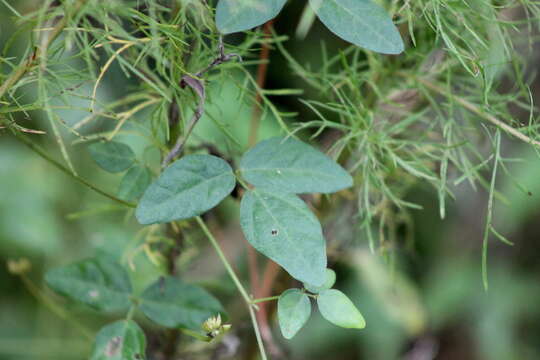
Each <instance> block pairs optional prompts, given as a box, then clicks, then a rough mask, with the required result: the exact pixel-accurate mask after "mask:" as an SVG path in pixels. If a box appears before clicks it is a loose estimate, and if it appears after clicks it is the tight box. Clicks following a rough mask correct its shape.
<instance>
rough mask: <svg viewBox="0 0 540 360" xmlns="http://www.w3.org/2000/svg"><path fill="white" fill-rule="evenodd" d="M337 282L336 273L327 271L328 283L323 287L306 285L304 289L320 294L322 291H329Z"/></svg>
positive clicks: (330, 270)
mask: <svg viewBox="0 0 540 360" xmlns="http://www.w3.org/2000/svg"><path fill="white" fill-rule="evenodd" d="M335 282H336V273H335V272H334V270H332V269H326V281H325V282H324V284H322V285H321V286H314V285H311V284H308V283H304V287H305V288H306V290H307V291H309V292H312V293H314V294H318V293H320V292H321V291H324V290H328V289H330V288H331V287H332V286H334V284H335Z"/></svg>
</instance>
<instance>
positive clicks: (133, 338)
mask: <svg viewBox="0 0 540 360" xmlns="http://www.w3.org/2000/svg"><path fill="white" fill-rule="evenodd" d="M145 352H146V337H145V336H144V332H143V331H142V330H141V328H140V327H139V325H137V323H135V322H134V321H131V320H121V321H117V322H114V323H112V324H109V325H107V326H105V327H104V328H102V329H101V330H100V331H99V332H98V333H97V335H96V341H95V343H94V349H93V350H92V356H91V357H90V360H127V359H129V360H136V359H141V360H142V359H144V358H145Z"/></svg>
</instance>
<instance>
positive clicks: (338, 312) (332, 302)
mask: <svg viewBox="0 0 540 360" xmlns="http://www.w3.org/2000/svg"><path fill="white" fill-rule="evenodd" d="M317 305H319V311H320V312H321V314H322V316H323V317H324V318H325V319H326V320H328V321H330V322H331V323H332V324H335V325H337V326H341V327H343V328H354V329H363V328H365V327H366V321H365V320H364V317H363V316H362V314H360V311H358V309H357V308H356V306H354V304H353V303H352V301H351V300H350V299H349V298H348V297H347V295H345V294H344V293H342V292H341V291H339V290H334V289H330V290H324V291H323V292H321V293H320V294H319V296H318V297H317Z"/></svg>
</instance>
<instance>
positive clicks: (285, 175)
mask: <svg viewBox="0 0 540 360" xmlns="http://www.w3.org/2000/svg"><path fill="white" fill-rule="evenodd" d="M240 168H241V171H242V176H243V177H244V178H245V179H246V180H247V181H248V182H250V183H251V184H253V185H255V186H258V187H264V188H266V189H272V190H277V191H282V192H287V193H295V194H297V193H311V192H318V193H331V192H335V191H338V190H342V189H344V188H347V187H349V186H351V185H352V184H353V180H352V178H351V176H350V175H349V173H347V171H345V170H344V169H343V168H342V167H341V166H339V165H338V164H337V163H336V162H334V161H333V160H332V159H330V158H329V157H328V156H326V155H325V154H323V153H322V152H320V151H318V150H316V149H314V148H313V147H311V146H309V145H307V144H305V143H303V142H301V141H298V140H295V139H293V138H288V139H286V140H285V139H283V138H272V139H268V140H265V141H262V142H260V143H259V144H257V146H255V147H254V148H253V149H251V150H250V151H248V152H247V153H246V154H245V155H244V157H243V158H242V161H241V163H240Z"/></svg>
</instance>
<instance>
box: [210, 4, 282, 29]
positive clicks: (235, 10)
mask: <svg viewBox="0 0 540 360" xmlns="http://www.w3.org/2000/svg"><path fill="white" fill-rule="evenodd" d="M286 2H287V0H220V1H219V3H218V5H217V8H216V25H217V28H218V30H219V31H220V32H221V33H222V34H230V33H234V32H239V31H245V30H249V29H251V28H254V27H256V26H259V25H261V24H264V23H265V22H267V21H268V20H270V19H273V18H274V17H276V16H277V14H279V12H280V11H281V9H282V8H283V5H285V3H286Z"/></svg>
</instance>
